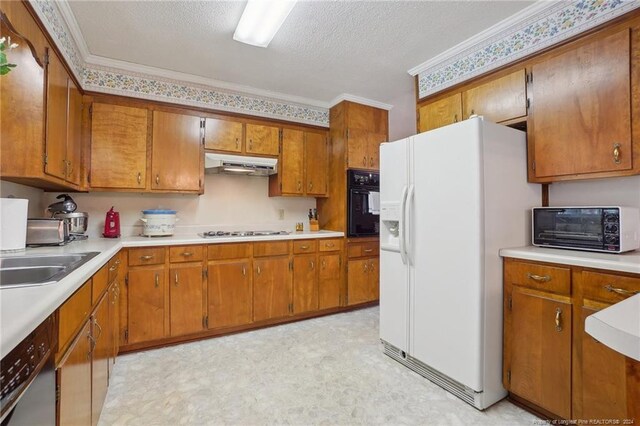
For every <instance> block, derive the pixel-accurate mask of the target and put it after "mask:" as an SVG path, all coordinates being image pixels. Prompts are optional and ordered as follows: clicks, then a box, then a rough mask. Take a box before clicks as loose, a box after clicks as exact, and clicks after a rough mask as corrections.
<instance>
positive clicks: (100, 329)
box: [93, 319, 102, 340]
mask: <svg viewBox="0 0 640 426" xmlns="http://www.w3.org/2000/svg"><path fill="white" fill-rule="evenodd" d="M93 324H94V325H95V326H96V327H98V331H99V333H98V335H97V336H96V340H100V336H102V327H100V324H98V320H97V319H94V320H93Z"/></svg>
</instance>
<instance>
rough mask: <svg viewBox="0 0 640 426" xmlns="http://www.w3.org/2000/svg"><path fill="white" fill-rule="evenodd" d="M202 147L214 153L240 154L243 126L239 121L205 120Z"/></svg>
mask: <svg viewBox="0 0 640 426" xmlns="http://www.w3.org/2000/svg"><path fill="white" fill-rule="evenodd" d="M204 129H205V133H204V147H205V148H206V149H214V150H216V151H227V152H231V153H238V154H239V153H241V152H242V148H243V147H242V145H243V140H244V137H243V132H244V125H243V124H242V122H240V121H231V120H222V119H218V118H207V119H206V120H205V126H204Z"/></svg>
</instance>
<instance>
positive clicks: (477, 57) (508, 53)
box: [418, 0, 640, 98]
mask: <svg viewBox="0 0 640 426" xmlns="http://www.w3.org/2000/svg"><path fill="white" fill-rule="evenodd" d="M638 7H640V0H577V1H571V2H566V1H562V2H557V4H556V5H554V6H552V7H550V8H548V9H545V10H544V11H542V12H540V13H539V14H538V15H536V16H533V17H531V18H529V19H527V20H525V21H523V22H518V23H517V24H514V25H513V26H512V27H510V28H508V29H506V30H503V31H501V32H500V33H499V34H497V35H496V36H494V37H491V38H489V39H488V40H485V41H483V42H481V43H479V44H477V45H475V46H471V47H469V48H468V49H466V50H465V51H463V52H461V53H459V54H457V55H455V56H454V57H452V58H450V59H448V60H446V61H444V62H442V63H440V64H438V65H436V66H434V67H433V68H432V69H429V70H426V71H423V72H421V73H420V74H418V93H419V96H418V97H419V98H424V97H425V96H428V95H431V94H433V93H436V92H439V91H441V90H444V89H446V88H447V87H451V86H453V85H455V84H458V83H460V82H463V81H465V80H469V79H471V78H473V77H475V76H478V75H480V74H484V73H486V72H488V71H491V70H493V69H496V68H498V67H500V66H502V65H505V64H508V63H510V62H513V61H516V60H518V59H520V58H523V57H525V56H527V55H530V54H532V53H535V52H537V51H540V50H542V49H544V48H546V47H548V46H551V45H553V44H556V43H559V42H561V41H563V40H566V39H568V38H570V37H573V36H574V35H576V34H579V33H581V32H584V31H586V30H588V29H590V28H593V27H596V26H598V25H600V24H602V23H604V22H606V21H609V20H611V19H613V18H616V17H618V16H620V15H623V14H625V13H627V12H629V11H631V10H633V9H636V8H638Z"/></svg>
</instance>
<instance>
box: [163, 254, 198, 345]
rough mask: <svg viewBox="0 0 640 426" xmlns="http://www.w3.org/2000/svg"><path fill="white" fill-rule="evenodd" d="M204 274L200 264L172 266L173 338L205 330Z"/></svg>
mask: <svg viewBox="0 0 640 426" xmlns="http://www.w3.org/2000/svg"><path fill="white" fill-rule="evenodd" d="M202 276H203V272H202V266H201V265H200V264H196V265H193V264H185V265H180V264H178V265H172V267H171V269H170V270H169V300H170V302H169V315H170V326H169V328H170V330H169V331H170V334H171V336H181V335H184V334H190V333H195V332H198V331H201V330H202V329H203V325H204V322H203V318H204V312H203V307H202V300H203V281H202V280H203V277H202Z"/></svg>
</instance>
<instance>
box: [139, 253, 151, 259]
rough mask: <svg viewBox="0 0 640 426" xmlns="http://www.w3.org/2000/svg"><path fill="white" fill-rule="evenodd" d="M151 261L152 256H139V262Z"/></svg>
mask: <svg viewBox="0 0 640 426" xmlns="http://www.w3.org/2000/svg"><path fill="white" fill-rule="evenodd" d="M151 259H153V255H152V254H147V255H145V256H140V260H151Z"/></svg>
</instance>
